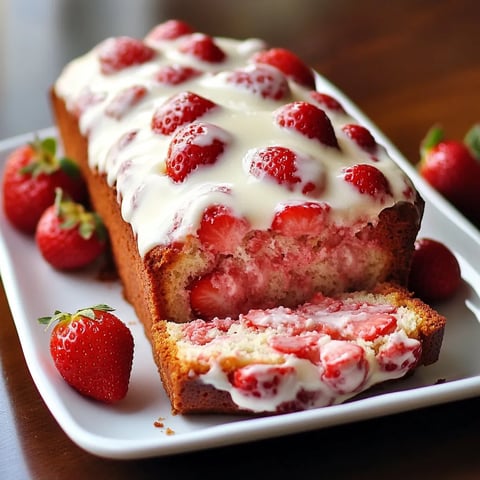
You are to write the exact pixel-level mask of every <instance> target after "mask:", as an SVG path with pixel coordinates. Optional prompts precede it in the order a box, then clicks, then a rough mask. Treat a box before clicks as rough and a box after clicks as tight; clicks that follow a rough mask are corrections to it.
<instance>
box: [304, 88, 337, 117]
mask: <svg viewBox="0 0 480 480" xmlns="http://www.w3.org/2000/svg"><path fill="white" fill-rule="evenodd" d="M310 98H311V99H312V100H313V102H314V103H315V104H317V106H319V107H320V108H322V109H324V108H326V109H327V110H331V111H333V112H337V113H346V112H345V109H344V108H343V105H342V104H341V103H340V102H339V101H338V100H337V99H336V98H333V97H332V96H331V95H328V94H326V93H320V92H317V91H316V90H312V91H311V92H310Z"/></svg>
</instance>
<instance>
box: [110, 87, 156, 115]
mask: <svg viewBox="0 0 480 480" xmlns="http://www.w3.org/2000/svg"><path fill="white" fill-rule="evenodd" d="M146 93H147V89H146V88H145V87H144V86H143V85H132V86H131V87H127V88H125V89H123V90H120V92H118V93H117V95H115V97H114V98H113V99H112V100H111V102H110V103H109V104H108V105H107V107H106V108H105V114H106V115H108V116H109V117H112V118H114V119H115V120H121V119H122V118H123V117H124V115H126V114H127V113H128V112H129V110H131V109H132V108H133V107H134V106H135V105H136V104H137V103H138V102H139V101H140V100H141V99H142V98H143V97H144V96H145V95H146Z"/></svg>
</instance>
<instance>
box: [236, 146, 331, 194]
mask: <svg viewBox="0 0 480 480" xmlns="http://www.w3.org/2000/svg"><path fill="white" fill-rule="evenodd" d="M245 161H246V165H247V168H248V170H249V173H250V174H251V175H253V176H254V177H257V178H259V179H260V180H261V179H263V178H265V177H267V178H270V179H272V180H274V181H276V182H277V183H278V184H279V185H283V186H285V187H286V188H287V189H288V190H290V191H296V192H301V193H303V194H305V195H307V194H308V195H311V196H316V195H319V194H320V193H321V192H322V191H323V189H324V186H325V170H324V167H323V164H322V163H321V162H319V161H318V160H315V159H313V158H312V157H309V156H307V155H305V154H299V153H297V152H294V151H293V150H291V149H289V148H286V147H277V146H273V147H265V148H260V149H257V150H253V151H250V152H249V153H248V155H247V157H246V159H245ZM303 172H304V173H308V176H306V177H305V178H303V177H302V176H301V173H303Z"/></svg>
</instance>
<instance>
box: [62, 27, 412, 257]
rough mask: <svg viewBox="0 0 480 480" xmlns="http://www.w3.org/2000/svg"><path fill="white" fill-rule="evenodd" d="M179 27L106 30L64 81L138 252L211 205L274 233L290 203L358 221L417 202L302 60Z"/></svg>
mask: <svg viewBox="0 0 480 480" xmlns="http://www.w3.org/2000/svg"><path fill="white" fill-rule="evenodd" d="M177 23H178V24H180V23H179V22H177ZM169 29H170V30H169ZM174 30H175V29H174ZM177 30H178V31H176V32H174V34H172V23H171V22H167V24H162V25H160V26H158V27H157V28H156V29H154V30H152V31H151V32H150V33H149V34H148V35H147V36H146V37H145V38H144V39H143V40H141V41H140V40H134V39H131V38H128V37H117V38H110V39H107V40H105V41H104V42H102V43H100V44H99V45H97V46H96V47H94V48H93V49H92V50H91V51H89V52H88V53H86V54H85V55H83V56H81V57H79V58H77V59H75V60H73V61H72V62H70V63H69V64H68V65H67V66H66V67H65V69H64V71H63V72H62V74H61V75H60V77H59V78H58V80H57V82H56V84H55V87H54V88H55V93H56V94H57V96H59V97H60V98H62V99H64V101H65V102H66V105H67V108H68V109H69V111H71V112H72V113H74V114H75V115H76V116H77V117H78V119H79V125H80V129H81V132H82V134H83V135H84V136H86V137H87V138H88V145H89V152H88V154H89V162H90V165H91V167H92V168H97V169H98V171H99V172H101V173H104V174H105V175H106V178H107V180H108V183H109V184H110V185H112V186H114V187H115V188H116V191H117V196H118V199H119V202H121V210H122V215H123V218H124V220H125V221H127V222H129V223H130V224H131V226H132V228H133V230H134V232H135V235H136V237H137V239H138V246H139V251H140V253H141V254H142V255H144V254H145V253H146V252H148V251H149V250H150V249H151V248H152V247H154V246H155V245H158V244H168V243H170V242H171V241H176V240H181V239H182V238H184V237H185V236H186V235H188V234H195V232H196V230H197V228H198V225H199V222H200V220H201V217H202V215H203V212H204V210H205V208H206V207H208V206H210V205H213V204H220V205H225V206H226V207H227V208H229V209H230V211H231V212H232V214H233V215H235V216H238V217H241V218H244V219H246V221H247V222H248V224H249V225H250V226H251V228H254V229H268V228H270V226H271V224H272V220H273V218H274V215H275V214H276V212H279V211H281V210H282V209H283V208H284V207H285V206H286V205H291V204H301V203H304V202H314V203H318V204H319V205H321V206H322V209H323V210H324V211H325V210H328V215H329V216H330V219H331V221H334V222H337V223H339V224H341V225H350V224H355V223H356V222H365V221H370V222H373V223H375V221H376V219H377V218H378V214H379V212H380V211H381V210H383V209H384V208H387V207H390V206H392V205H394V204H395V203H397V202H401V201H406V202H410V203H414V201H415V198H416V193H415V190H414V188H413V186H412V184H411V182H410V181H409V179H408V178H407V177H406V175H405V174H404V173H403V172H402V171H401V170H400V169H399V167H398V166H397V165H396V164H395V163H394V162H393V160H392V159H391V158H390V157H389V155H388V153H387V152H386V150H385V149H384V148H383V147H382V146H381V145H379V144H377V143H376V142H375V141H374V140H373V138H371V136H369V132H368V131H364V130H362V129H359V128H358V122H357V121H356V120H355V119H354V118H352V117H351V116H350V115H349V114H348V113H347V112H346V111H345V110H344V108H343V107H342V105H340V104H339V103H338V102H336V101H335V99H332V98H331V95H325V94H328V92H329V90H330V87H329V85H328V84H327V82H326V81H324V80H323V79H322V78H321V77H319V76H314V74H313V72H312V71H311V70H310V69H309V68H307V67H306V66H305V65H304V64H303V63H302V62H301V60H300V59H298V57H296V56H295V55H293V54H292V53H291V52H288V51H286V50H283V49H267V48H266V46H265V45H264V43H263V42H262V41H260V40H256V39H249V40H244V41H239V40H234V39H228V38H212V37H210V36H208V35H203V34H200V33H192V31H191V29H189V28H185V29H183V30H182V29H177ZM166 32H167V33H166ZM352 125H353V127H352ZM358 165H361V167H358ZM325 207H326V208H325Z"/></svg>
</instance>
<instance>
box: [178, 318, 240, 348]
mask: <svg viewBox="0 0 480 480" xmlns="http://www.w3.org/2000/svg"><path fill="white" fill-rule="evenodd" d="M233 323H234V320H233V319H231V318H223V319H220V318H214V319H212V320H209V321H208V322H207V321H205V320H202V319H197V320H192V321H191V322H187V323H185V324H184V326H183V334H184V335H185V338H186V339H187V340H188V341H189V342H191V343H193V344H194V345H206V344H207V343H210V342H211V341H212V340H213V339H214V338H215V337H217V335H218V332H222V333H226V332H228V330H229V328H230V327H231V326H232V324H233Z"/></svg>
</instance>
